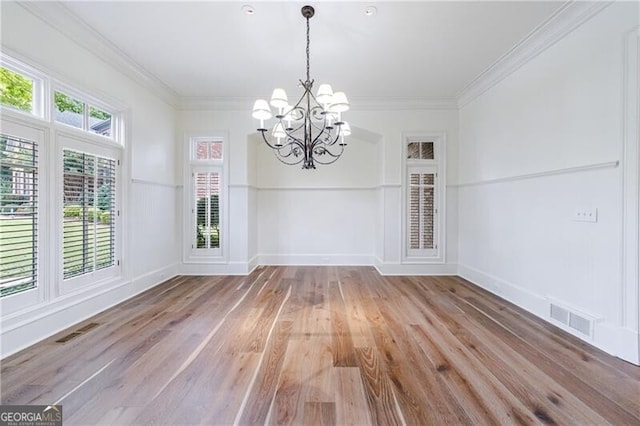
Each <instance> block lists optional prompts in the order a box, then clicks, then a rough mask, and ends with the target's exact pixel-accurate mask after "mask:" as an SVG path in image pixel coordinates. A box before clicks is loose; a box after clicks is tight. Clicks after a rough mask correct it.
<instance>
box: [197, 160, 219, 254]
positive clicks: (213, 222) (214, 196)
mask: <svg viewBox="0 0 640 426" xmlns="http://www.w3.org/2000/svg"><path fill="white" fill-rule="evenodd" d="M193 178H194V188H195V197H194V198H195V206H194V212H195V233H196V239H195V248H198V249H219V248H220V172H218V171H201V172H194V175H193Z"/></svg>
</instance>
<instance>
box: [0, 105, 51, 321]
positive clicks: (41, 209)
mask: <svg viewBox="0 0 640 426" xmlns="http://www.w3.org/2000/svg"><path fill="white" fill-rule="evenodd" d="M2 133H4V134H9V135H12V136H16V137H20V138H24V139H30V140H35V141H36V142H37V143H38V245H37V253H38V254H37V262H38V268H37V281H36V287H35V288H33V289H30V290H26V291H22V292H20V293H15V294H11V295H8V296H4V297H2V298H0V312H2V315H3V316H6V315H11V314H13V313H16V312H19V311H22V310H24V309H28V308H30V307H32V306H34V305H38V304H40V303H42V302H44V301H45V300H46V299H47V298H49V297H50V286H47V285H45V282H46V277H47V274H48V272H49V271H48V266H49V265H48V264H47V260H48V259H49V258H50V257H49V253H48V252H47V251H46V250H47V249H48V248H49V247H50V234H48V233H47V231H48V230H50V229H51V228H49V226H50V224H51V220H50V218H51V214H50V209H49V208H50V206H49V197H47V196H46V195H45V194H47V193H48V191H49V190H50V187H51V185H50V179H46V178H44V177H45V176H46V174H45V173H48V172H49V168H48V165H49V161H48V159H49V153H50V152H49V144H48V143H47V129H46V127H44V126H35V125H32V124H31V123H29V122H22V121H21V120H20V121H18V120H12V119H10V118H8V117H5V116H3V117H2Z"/></svg>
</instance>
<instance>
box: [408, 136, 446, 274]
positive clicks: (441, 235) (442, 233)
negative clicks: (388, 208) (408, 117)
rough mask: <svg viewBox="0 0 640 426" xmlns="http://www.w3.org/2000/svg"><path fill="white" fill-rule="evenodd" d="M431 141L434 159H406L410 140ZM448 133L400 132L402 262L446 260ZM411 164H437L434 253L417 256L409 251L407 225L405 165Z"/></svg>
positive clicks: (427, 262)
mask: <svg viewBox="0 0 640 426" xmlns="http://www.w3.org/2000/svg"><path fill="white" fill-rule="evenodd" d="M425 141H433V142H434V152H435V158H434V160H413V159H411V160H409V159H407V155H408V147H409V143H411V142H425ZM446 142H447V134H446V133H445V132H429V131H425V132H411V133H402V203H401V204H402V207H401V210H402V216H401V217H402V239H401V241H402V257H401V259H402V263H403V264H443V263H446V252H447V250H446V249H447V248H446V217H447V214H446V203H447V198H446V188H447V184H446V177H447V169H446V159H447V155H446V147H447V143H446ZM410 166H436V167H437V170H438V172H437V173H438V178H437V179H436V187H435V190H436V200H435V201H436V208H437V209H438V213H437V215H436V221H435V237H436V240H435V244H436V246H437V248H436V249H435V254H434V255H433V256H417V255H412V254H410V251H409V244H408V237H407V226H408V206H407V203H408V196H407V192H408V187H409V182H408V169H409V167H410Z"/></svg>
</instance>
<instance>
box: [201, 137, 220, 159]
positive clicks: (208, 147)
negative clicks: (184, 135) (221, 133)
mask: <svg viewBox="0 0 640 426" xmlns="http://www.w3.org/2000/svg"><path fill="white" fill-rule="evenodd" d="M195 159H196V160H222V142H219V141H197V142H196V149H195Z"/></svg>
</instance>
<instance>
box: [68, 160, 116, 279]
mask: <svg viewBox="0 0 640 426" xmlns="http://www.w3.org/2000/svg"><path fill="white" fill-rule="evenodd" d="M63 161H64V186H63V191H64V193H63V203H64V207H63V217H64V224H63V258H64V261H63V264H64V278H71V277H74V276H77V275H83V274H86V273H90V272H93V271H95V270H98V269H103V268H107V267H109V266H113V265H114V264H115V244H114V243H115V221H114V219H115V218H114V213H115V185H116V181H115V165H116V164H115V160H111V159H107V158H102V157H96V156H93V155H90V154H85V153H81V152H76V151H71V150H65V151H64V160H63Z"/></svg>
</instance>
